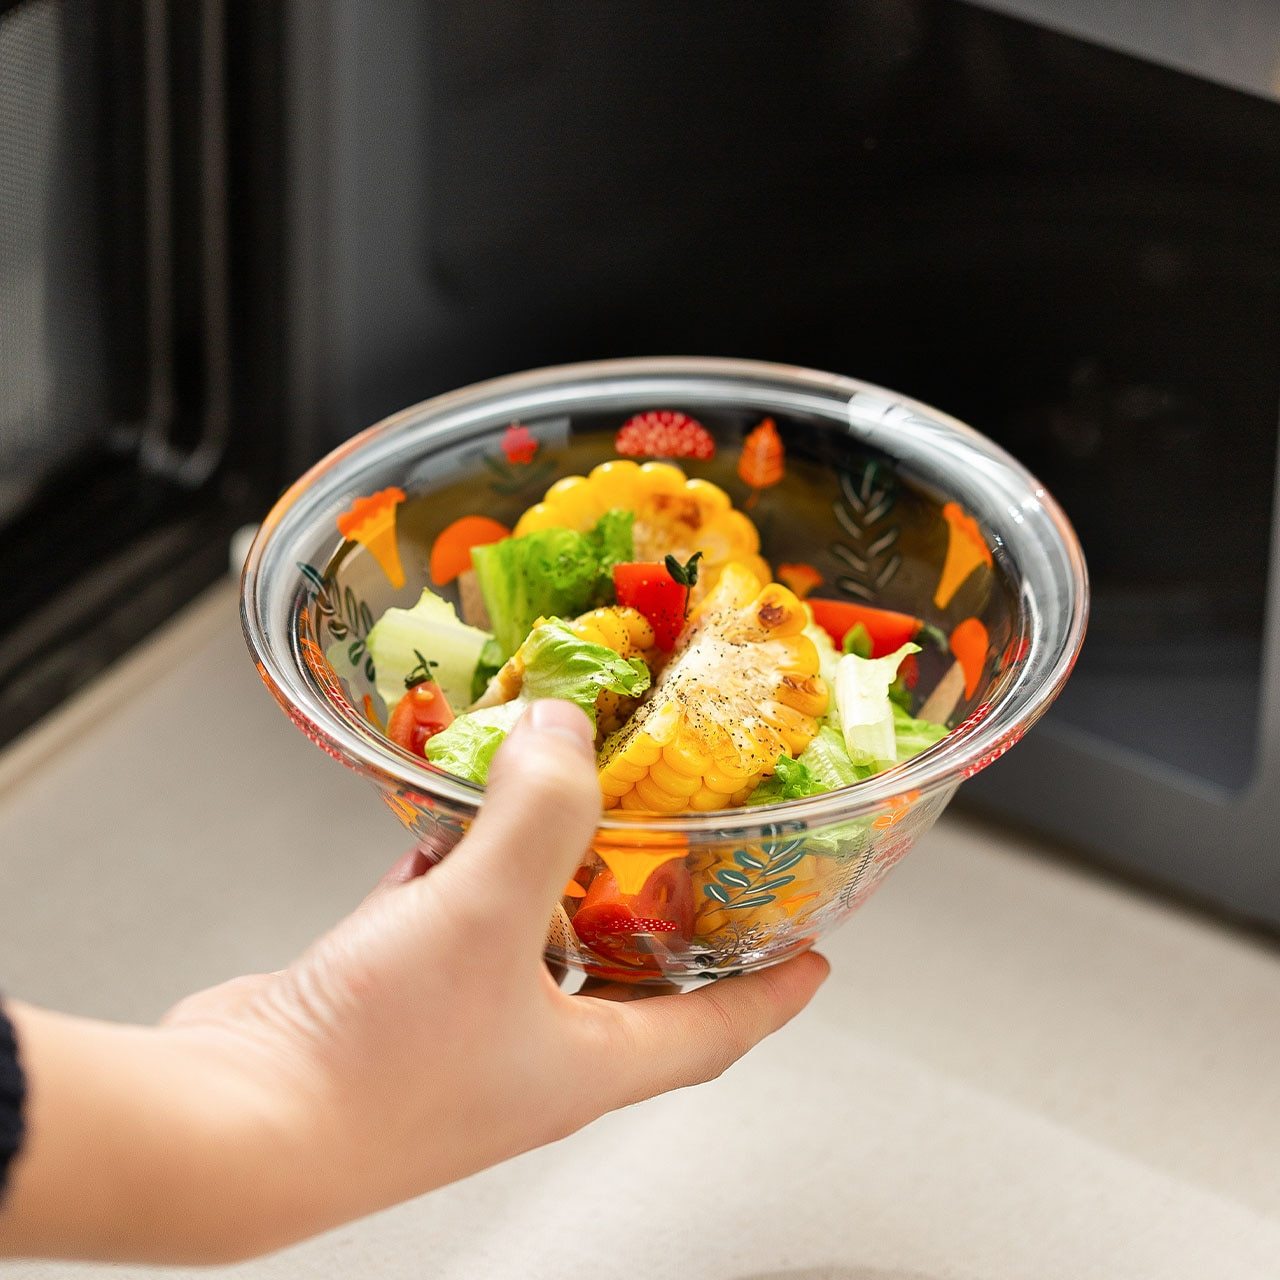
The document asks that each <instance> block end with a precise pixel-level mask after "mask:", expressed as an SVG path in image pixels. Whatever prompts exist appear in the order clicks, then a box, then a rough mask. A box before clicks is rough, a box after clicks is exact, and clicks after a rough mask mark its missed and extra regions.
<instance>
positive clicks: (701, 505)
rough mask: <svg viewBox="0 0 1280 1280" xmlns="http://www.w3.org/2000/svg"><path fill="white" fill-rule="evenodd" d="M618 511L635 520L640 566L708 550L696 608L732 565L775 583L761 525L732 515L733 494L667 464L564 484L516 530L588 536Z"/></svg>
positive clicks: (604, 471)
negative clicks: (560, 530) (572, 532)
mask: <svg viewBox="0 0 1280 1280" xmlns="http://www.w3.org/2000/svg"><path fill="white" fill-rule="evenodd" d="M615 509H622V510H626V511H631V512H633V513H634V515H635V523H634V526H633V529H632V536H633V539H634V544H635V555H636V559H637V560H661V559H662V558H663V557H664V556H666V555H675V556H678V557H679V558H680V559H681V560H687V559H688V558H689V557H690V556H691V555H692V554H693V553H694V552H695V551H701V552H702V556H703V558H702V562H701V570H702V571H701V573H700V574H699V578H698V583H697V586H696V587H695V588H694V591H693V596H694V599H695V602H696V601H697V600H699V599H702V598H703V597H704V596H705V595H706V593H707V592H708V591H709V590H710V589H711V588H712V587H713V586H714V585H715V582H716V579H717V578H718V577H719V575H720V571H721V569H722V567H723V566H724V565H725V564H727V563H729V562H730V561H732V560H739V561H743V562H745V563H747V564H748V565H749V566H750V567H751V569H752V570H753V571H754V572H756V573H758V574H759V576H760V578H761V580H762V581H766V582H767V581H768V579H769V577H770V572H769V566H768V564H767V563H766V562H765V561H764V560H763V559H762V558H761V557H760V554H759V552H760V535H759V534H758V532H757V531H756V527H755V525H754V524H752V522H751V520H750V519H749V518H748V517H747V516H745V515H743V513H742V512H741V511H735V510H734V509H733V507H732V505H731V503H730V501H729V496H728V494H726V493H725V492H724V490H723V489H720V488H718V487H717V486H716V485H713V484H711V483H710V482H709V481H707V480H688V479H686V478H685V474H684V472H683V471H681V470H680V468H679V467H676V466H673V465H672V464H671V463H668V462H646V463H644V464H643V465H637V464H636V463H634V462H630V461H626V460H622V461H617V462H605V463H602V464H601V465H600V466H598V467H596V468H595V469H594V470H593V471H592V472H591V473H590V474H589V475H586V476H567V477H566V478H565V479H563V480H558V481H556V483H555V484H553V485H552V486H551V488H550V489H548V490H547V493H546V496H545V497H544V498H543V500H542V501H541V502H539V503H536V504H535V505H534V506H532V507H530V508H529V510H528V511H526V512H525V513H524V515H523V516H521V517H520V519H519V521H518V522H517V523H516V528H515V532H516V534H517V536H518V535H520V534H525V533H531V532H533V531H534V530H536V529H548V528H553V527H556V526H559V527H561V528H567V529H577V530H578V531H579V532H585V531H586V530H588V529H590V528H591V526H592V525H594V524H595V522H596V521H597V520H599V518H600V517H601V516H602V515H603V514H604V513H605V512H606V511H610V510H615Z"/></svg>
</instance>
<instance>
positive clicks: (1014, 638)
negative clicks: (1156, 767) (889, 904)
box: [242, 358, 1088, 984]
mask: <svg viewBox="0 0 1280 1280" xmlns="http://www.w3.org/2000/svg"><path fill="white" fill-rule="evenodd" d="M664 415H665V416H664ZM690 420H692V422H690ZM628 423H630V424H631V426H630V429H629V430H628V431H627V432H626V433H623V434H619V433H620V430H621V428H622V427H623V425H624V424H628ZM664 424H665V426H666V427H667V428H669V429H666V430H663V429H661V428H662V427H663V426H664ZM620 450H621V451H623V452H626V453H629V454H631V455H633V456H636V455H639V456H638V459H637V460H642V459H643V457H645V456H647V455H648V454H649V453H650V452H652V451H657V452H659V453H663V452H664V451H665V456H666V457H667V458H668V459H670V460H671V461H674V462H675V464H676V465H677V466H679V467H681V468H682V469H683V470H684V471H685V472H686V474H687V475H689V476H691V477H694V476H696V477H702V478H705V479H707V480H710V481H712V482H713V483H715V484H717V485H719V486H720V487H722V488H723V489H725V490H726V491H727V492H728V493H729V495H730V496H731V498H732V499H733V501H734V505H735V506H737V507H739V508H740V509H743V510H745V511H746V512H747V513H748V514H749V515H750V517H751V518H752V520H753V521H754V522H755V524H756V526H757V528H758V529H759V531H760V535H761V549H762V552H763V554H764V555H765V557H766V558H767V559H768V560H769V561H770V563H771V564H772V565H773V566H774V569H775V573H776V574H780V575H782V576H784V577H789V578H790V579H791V580H792V581H793V582H794V583H795V584H797V585H798V587H799V589H800V590H804V588H805V586H806V585H807V583H808V582H810V581H812V580H813V579H814V578H820V579H821V581H822V588H821V592H820V594H822V595H825V596H839V597H844V598H847V599H849V600H852V601H861V602H870V603H874V604H876V605H878V606H882V607H884V608H887V609H893V610H898V611H902V612H905V613H908V614H912V615H915V616H917V617H918V618H920V619H922V620H923V622H924V623H925V624H927V625H928V626H929V627H930V628H932V629H936V630H931V631H930V632H929V634H930V635H939V634H940V635H941V636H942V637H943V639H942V641H941V642H940V643H933V644H929V645H926V646H925V648H924V652H922V653H921V654H920V656H919V663H918V667H917V671H916V677H917V679H916V687H915V690H914V694H913V697H914V700H915V706H914V710H915V711H916V712H917V713H920V712H921V711H922V710H923V713H924V715H925V716H926V718H932V719H942V720H945V722H946V723H947V724H948V725H949V726H950V727H951V732H950V733H949V734H948V735H947V736H946V737H945V738H943V739H942V740H941V741H939V742H938V743H937V744H936V745H934V746H933V747H931V748H929V749H928V750H926V751H925V752H923V753H922V754H921V755H918V756H916V757H915V758H913V759H911V760H909V761H907V762H905V763H903V764H899V765H898V766H896V767H894V768H892V769H890V770H888V771H887V772H884V773H881V774H878V775H876V776H874V777H872V778H869V779H867V780H866V781H864V782H861V783H859V784H857V785H855V786H852V787H848V788H845V789H843V790H840V791H834V792H830V793H827V794H825V795H820V796H815V797H812V798H809V799H803V800H792V801H787V802H785V803H781V804H776V805H770V806H766V807H754V808H749V807H740V808H731V809H724V810H718V811H713V812H703V813H685V814H677V815H658V814H644V815H637V814H630V813H626V812H623V811H621V810H618V809H613V810H609V811H606V812H604V813H603V814H602V818H601V823H600V827H599V830H598V833H597V839H596V842H595V845H594V847H593V850H592V852H591V854H590V855H589V862H590V864H591V865H592V866H595V867H598V866H599V865H601V863H603V864H604V865H606V866H608V867H609V868H610V869H611V870H612V871H613V872H614V874H615V876H616V878H617V881H618V884H619V887H620V888H623V889H624V890H625V891H627V892H634V891H637V890H638V889H639V888H640V887H641V886H642V885H643V884H644V882H645V880H646V879H647V877H648V876H649V875H650V874H651V873H652V872H654V871H655V870H656V869H657V868H659V867H662V866H664V865H666V864H667V863H669V862H671V863H673V862H676V861H677V860H683V863H684V866H685V867H686V868H687V869H688V871H689V872H690V873H691V876H692V880H693V884H694V891H695V896H696V901H697V912H696V924H695V927H694V931H693V934H692V936H691V937H676V936H673V935H671V934H669V933H661V932H654V933H651V934H640V935H630V936H629V937H628V945H627V947H626V948H625V950H624V952H623V953H621V954H620V953H619V951H618V950H617V949H614V948H609V949H606V950H603V951H598V950H592V949H589V948H588V947H586V946H584V945H583V944H582V943H581V942H580V941H579V940H578V938H577V936H576V934H575V933H574V929H573V923H572V917H573V913H574V910H575V907H576V902H575V898H574V897H573V896H566V897H565V899H564V900H563V902H562V904H561V905H560V907H559V908H557V909H556V911H555V915H554V918H553V919H552V921H551V923H550V928H549V933H548V941H547V954H548V959H549V960H550V961H552V962H553V963H556V964H559V965H562V966H567V967H568V968H570V969H576V970H579V971H581V972H584V973H588V974H592V975H596V976H602V977H609V978H627V979H630V980H634V981H639V982H663V983H671V982H674V983H676V984H689V983H691V982H694V981H697V980H700V979H703V978H707V977H717V976H725V975H727V974H730V973H735V972H739V971H743V970H749V969H755V968H759V967H761V966H764V965H769V964H773V963H776V962H778V961H780V960H783V959H785V958H787V957H788V956H791V955H793V954H795V953H797V952H799V951H801V950H803V949H804V948H806V947H808V946H810V945H811V944H812V943H813V941H814V940H815V939H816V938H817V937H819V936H820V935H821V934H823V933H824V932H826V931H827V930H828V929H830V928H831V927H832V926H834V925H836V924H838V923H839V922H840V921H842V920H844V919H845V918H846V917H847V916H849V915H851V914H852V913H853V912H854V911H855V910H857V908H858V907H859V906H860V905H861V904H862V903H863V902H865V901H866V900H867V897H868V896H869V895H870V894H871V893H872V892H873V890H874V889H875V888H876V886H877V885H878V884H879V883H880V881H881V880H882V879H883V878H884V876H885V874H886V873H887V872H888V871H889V869H890V868H891V867H892V866H893V865H894V864H895V863H896V862H897V861H898V860H899V859H901V858H902V857H903V856H904V855H905V854H906V853H907V851H908V850H909V849H910V848H911V846H912V845H913V844H914V843H915V841H916V840H917V839H918V838H919V837H920V835H921V834H922V833H923V832H925V831H927V830H928V828H929V827H930V826H931V825H932V824H933V822H934V821H935V820H936V819H937V817H938V815H939V814H940V813H941V812H942V810H943V808H944V807H945V806H946V804H947V802H948V800H949V799H950V798H951V796H952V794H953V793H954V791H955V789H956V787H957V786H958V785H959V784H960V783H961V782H962V781H963V780H964V779H965V778H970V777H972V776H973V775H974V774H976V773H977V772H978V771H979V770H981V769H984V768H986V767H987V766H988V765H990V764H991V763H992V762H993V761H995V760H996V759H998V758H999V757H1000V756H1001V755H1003V754H1004V752H1006V751H1008V750H1009V748H1010V747H1012V746H1013V745H1014V744H1015V743H1016V742H1017V741H1018V740H1019V738H1021V737H1022V735H1023V734H1024V733H1025V732H1026V731H1027V729H1028V728H1030V726H1031V725H1032V724H1033V723H1034V722H1035V721H1036V719H1037V718H1038V717H1039V716H1040V715H1041V714H1043V712H1044V711H1045V709H1046V708H1047V707H1048V706H1049V704H1050V702H1051V701H1052V700H1053V698H1054V697H1055V696H1056V695H1057V693H1058V692H1059V690H1061V688H1062V686H1063V684H1064V683H1065V681H1066V679H1067V677H1068V676H1069V674H1070V672H1071V668H1072V666H1073V664H1074V662H1075V659H1076V655H1077V653H1078V651H1079V649H1080V645H1081V642H1082V640H1083V638H1084V632H1085V624H1086V618H1087V613H1088V585H1087V578H1086V573H1085V565H1084V560H1083V557H1082V555H1081V551H1080V547H1079V544H1078V542H1077V540H1076V537H1075V534H1074V533H1073V531H1072V529H1071V526H1070V524H1069V523H1068V521H1067V519H1066V517H1065V516H1064V515H1063V513H1062V511H1061V510H1060V509H1059V507H1058V505H1057V504H1056V503H1055V502H1054V500H1053V499H1052V498H1051V497H1050V496H1049V494H1048V493H1047V492H1046V491H1045V489H1044V487H1043V486H1042V485H1041V484H1039V483H1038V482H1037V481H1036V480H1035V479H1034V478H1033V477H1032V476H1031V475H1030V474H1028V472H1027V471H1026V470H1024V469H1023V468H1022V467H1021V466H1020V465H1019V464H1018V463H1017V462H1015V461H1014V460H1013V459H1012V458H1011V457H1010V456H1009V455H1008V454H1006V453H1005V452H1004V451H1003V450H1001V449H999V448H998V447H997V446H996V445H994V444H992V443H991V442H990V441H989V440H987V439H986V438H984V437H983V436H981V435H979V434H978V433H977V432H976V431H974V430H972V429H971V428H969V427H967V426H965V425H963V424H962V423H960V422H957V421H956V420H955V419H953V418H950V417H948V416H947V415H945V414H942V413H939V412H938V411H937V410H934V409H931V408H929V407H927V406H925V405H923V404H919V403H917V402H916V401H913V400H909V399H907V398H905V397H903V396H900V395H898V394H897V393H895V392H891V391H886V390H883V389H882V388H879V387H875V386H871V385H868V384H866V383H863V382H858V381H855V380H854V379H851V378H845V377H838V376H835V375H832V374H827V373H818V372H814V371H810V370H806V369H797V368H791V367H786V366H782V365H773V364H764V363H757V362H754V361H745V360H724V359H692V358H667V359H639V360H612V361H604V362H598V363H592V364H581V365H570V366H565V367H561V368H552V369H543V370H538V371H535V372H531V373H524V374H518V375H515V376H512V377H506V378H499V379H497V380H495V381H491V382H485V383H481V384H480V385H478V386H474V387H469V388H466V389H464V390H461V391H455V392H452V393H451V394H448V395H444V396H440V397H437V398H436V399H434V400H428V401H426V402H425V403H423V404H419V405H416V406H414V407H413V408H410V409H405V410H404V411H402V412H401V413H398V414H395V415H394V416H392V417H390V418H388V419H386V421H384V422H382V423H380V424H378V425H377V426H375V427H372V428H370V429H369V430H367V431H365V432H363V433H362V434H360V435H358V436H355V437H354V438H353V439H351V440H349V441H348V442H347V443H345V444H344V445H342V446H341V447H340V448H338V449H336V450H334V452H332V453H331V454H330V455H329V456H328V457H326V458H324V459H323V460H322V461H320V462H319V463H317V464H316V465H315V466H314V467H312V468H311V470H310V471H308V472H307V473H306V474H305V475H304V476H302V478H301V479H299V480H298V481H297V482H296V483H295V484H294V485H293V486H292V487H291V488H290V489H289V490H288V491H287V492H286V493H285V494H284V495H283V496H282V497H281V498H280V500H279V501H278V502H277V503H276V505H275V507H274V508H273V509H272V510H271V512H270V514H269V515H268V516H267V517H266V519H265V520H264V521H263V524H262V527H261V529H260V531H259V533H258V535H257V538H256V540H255V541H254V543H253V546H252V548H251V550H250V552H249V556H248V560H247V563H246V565H245V569H244V577H243V585H242V620H243V625H244V631H245V636H246V638H247V641H248V644H249V648H250V650H251V652H252V654H253V657H254V660H255V663H256V665H257V668H258V671H259V674H260V675H261V677H262V680H263V683H264V684H265V685H266V686H267V689H268V690H269V691H270V692H271V694H272V696H273V697H274V698H275V699H276V701H277V702H278V703H279V704H280V706H281V708H282V709H283V710H284V711H285V713H286V714H287V715H288V716H289V717H290V719H291V720H293V722H294V723H295V724H296V725H297V726H298V727H299V728H300V729H301V730H302V731H303V732H304V733H305V734H306V735H307V737H308V738H310V739H311V741H312V742H314V743H315V744H316V745H317V746H318V747H320V749H321V750H323V751H324V752H326V753H327V754H328V755H330V756H332V757H333V758H334V759H335V760H338V761H340V762H341V763H342V764H344V765H347V766H348V767H349V768H352V769H355V770H356V771H357V772H359V773H361V774H363V775H364V776H365V777H367V778H368V779H369V780H370V781H371V782H372V783H373V784H374V786H375V787H376V788H377V789H378V790H379V792H380V793H381V795H382V798H383V800H384V801H385V803H386V804H387V806H388V807H389V808H390V809H391V811H392V812H393V813H394V814H395V815H396V817H397V818H398V819H399V820H400V821H401V822H402V823H403V824H404V825H405V826H406V827H407V828H409V830H410V831H412V833H413V834H414V835H415V837H417V839H418V840H419V841H421V842H422V845H423V847H424V848H425V849H426V850H428V851H429V853H430V855H431V856H432V857H440V856H443V855H444V853H445V852H446V851H447V850H448V848H449V847H450V846H451V845H452V844H453V843H455V842H456V840H457V838H458V837H459V836H460V835H461V834H462V833H463V832H465V831H466V829H467V826H468V824H469V823H470V821H471V820H472V818H473V817H474V816H475V814H476V812H477V809H478V807H479V806H480V805H481V804H482V803H483V801H484V791H483V789H482V788H480V787H477V786H475V785H473V784H471V783H468V782H465V781H462V780H460V779H458V778H456V777H454V776H452V775H451V774H448V773H445V772H443V771H441V770H439V769H437V768H435V767H434V766H432V765H429V764H427V763H426V761H425V760H423V759H420V758H415V757H414V756H411V755H410V754H409V753H408V752H406V751H403V750H401V749H400V748H399V747H398V746H396V745H395V744H394V743H393V742H392V741H391V740H390V739H388V738H387V737H385V736H384V734H383V732H382V725H383V724H385V718H386V716H387V714H388V708H387V707H386V706H385V705H384V704H383V703H382V702H381V700H380V699H379V697H378V694H377V689H376V685H375V679H374V677H375V671H374V667H373V663H372V660H371V658H370V656H369V654H368V653H367V651H366V649H365V644H364V640H365V637H366V636H367V634H368V632H369V629H370V628H371V626H372V625H373V623H374V622H375V620H376V619H377V618H378V617H379V616H380V615H381V613H382V611H383V610H384V609H386V608H388V607H389V606H392V605H395V606H398V607H409V606H410V605H412V604H413V603H414V602H415V601H416V600H417V598H418V596H419V594H420V593H421V591H422V589H423V587H424V586H426V585H429V584H430V583H431V579H430V577H429V573H428V564H429V558H430V551H431V547H432V543H433V539H434V537H435V535H436V534H437V533H438V532H439V531H440V530H442V529H443V528H445V527H446V526H447V525H448V524H450V523H451V522H452V521H454V520H456V519H457V518H459V517H460V516H463V515H469V514H475V513H482V514H484V515H487V516H490V517H493V518H495V519H497V520H498V521H500V522H502V523H504V524H506V525H508V526H511V525H514V524H515V522H516V520H517V518H518V517H519V515H520V514H521V513H522V512H523V511H524V510H525V509H526V508H527V507H529V506H530V505H532V504H533V503H534V502H537V501H538V500H539V499H541V497H542V495H543V494H544V492H545V491H546V489H547V488H548V486H549V485H551V484H552V483H554V482H555V481H556V480H557V479H559V478H560V477H564V476H569V475H583V474H586V473H587V472H588V471H589V470H590V469H591V468H592V467H594V466H596V465H598V464H600V463H602V462H605V461H608V460H610V459H615V458H617V457H618V456H619V451H620ZM672 455H683V456H674V457H673V456H672ZM784 566H785V567H784ZM457 585H458V584H457V583H455V584H453V585H452V586H450V587H447V588H444V589H442V594H445V595H449V594H450V593H451V592H453V593H454V594H453V596H452V598H453V599H454V600H455V601H456V600H457V599H458V595H457V593H456V587H457ZM962 624H963V625H962ZM957 628H959V629H960V630H959V631H957ZM946 637H953V638H954V640H953V642H951V643H949V642H948V641H947V639H946ZM961 637H963V641H962V639H961ZM953 649H954V652H953ZM956 654H959V655H960V657H961V658H963V661H957V660H956V657H955V655H956ZM567 888H569V886H567Z"/></svg>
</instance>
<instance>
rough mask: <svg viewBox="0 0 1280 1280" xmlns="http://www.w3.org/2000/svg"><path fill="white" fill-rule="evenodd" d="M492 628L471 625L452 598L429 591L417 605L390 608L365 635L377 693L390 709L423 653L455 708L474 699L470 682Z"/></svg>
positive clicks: (442, 690) (450, 703)
mask: <svg viewBox="0 0 1280 1280" xmlns="http://www.w3.org/2000/svg"><path fill="white" fill-rule="evenodd" d="M489 639H490V636H489V634H488V632H486V631H481V630H480V628H479V627H469V626H468V625H467V624H466V623H465V622H463V621H461V619H459V617H458V615H457V612H456V611H455V610H454V607H453V605H451V604H450V603H449V602H448V601H447V600H444V599H442V598H441V597H440V596H438V595H436V594H435V592H433V591H430V590H428V591H424V592H423V593H422V595H421V597H419V599H418V603H417V604H415V605H414V606H413V608H412V609H388V610H387V611H386V612H385V613H384V614H383V615H382V617H381V618H379V619H378V621H377V622H376V623H374V625H373V627H372V628H371V630H370V631H369V634H368V636H366V637H365V642H364V643H365V648H366V649H367V650H368V651H369V656H370V657H371V658H372V659H373V665H374V669H375V684H376V686H377V689H378V696H379V697H380V698H381V699H382V701H383V702H384V703H386V706H387V711H388V712H390V711H391V710H392V709H393V708H394V707H395V705H396V703H397V702H399V701H400V699H401V698H402V697H404V689H405V685H404V682H405V678H406V677H407V676H408V675H409V673H410V672H411V671H412V670H413V669H414V668H415V667H417V666H418V665H419V661H420V659H419V656H418V655H419V654H421V655H422V656H423V657H425V658H426V659H427V660H428V662H430V663H432V664H433V665H432V668H431V671H432V676H433V678H434V679H435V682H436V683H437V684H438V685H439V686H440V690H441V692H442V693H443V694H444V696H445V697H446V698H447V699H448V700H449V705H450V706H451V707H454V708H457V707H465V706H466V705H467V704H468V703H469V702H471V701H472V697H471V682H472V679H473V677H474V675H475V671H476V666H477V664H478V663H479V661H480V655H481V653H482V652H483V650H484V647H485V645H486V644H487V643H488V642H489Z"/></svg>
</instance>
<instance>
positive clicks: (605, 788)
mask: <svg viewBox="0 0 1280 1280" xmlns="http://www.w3.org/2000/svg"><path fill="white" fill-rule="evenodd" d="M634 785H635V784H634V783H633V782H628V781H627V780H626V779H625V778H619V777H618V776H617V774H613V775H610V776H609V777H605V776H603V775H601V778H600V790H601V791H602V792H603V793H604V794H605V795H606V796H613V797H614V798H615V799H617V800H620V799H622V797H623V796H625V795H626V794H627V792H628V791H630V790H631V788H632V787H633V786H634Z"/></svg>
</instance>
